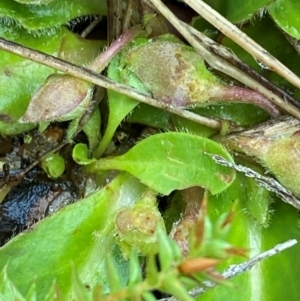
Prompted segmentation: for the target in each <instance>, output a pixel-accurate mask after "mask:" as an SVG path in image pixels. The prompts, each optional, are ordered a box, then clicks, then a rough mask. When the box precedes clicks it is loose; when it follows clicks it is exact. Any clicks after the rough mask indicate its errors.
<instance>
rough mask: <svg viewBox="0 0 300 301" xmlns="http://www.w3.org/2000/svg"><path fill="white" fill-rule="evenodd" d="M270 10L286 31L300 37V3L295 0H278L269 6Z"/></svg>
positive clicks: (278, 23)
mask: <svg viewBox="0 0 300 301" xmlns="http://www.w3.org/2000/svg"><path fill="white" fill-rule="evenodd" d="M268 12H269V14H270V15H271V16H272V18H273V19H274V21H275V22H276V23H277V25H278V26H279V27H280V28H281V29H282V30H283V31H285V32H287V33H288V34H289V35H291V36H292V37H294V38H296V39H297V40H299V39H300V20H299V14H300V5H299V2H298V1H294V0H276V1H274V2H272V3H271V4H270V5H269V6H268Z"/></svg>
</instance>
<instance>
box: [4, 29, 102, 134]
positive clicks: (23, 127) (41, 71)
mask: <svg viewBox="0 0 300 301" xmlns="http://www.w3.org/2000/svg"><path fill="white" fill-rule="evenodd" d="M0 37H2V38H5V39H8V40H11V41H14V42H16V43H19V44H22V45H24V46H27V47H30V48H35V49H37V50H40V51H43V52H46V53H48V54H52V55H55V56H57V57H59V58H62V59H65V60H67V61H70V62H73V63H76V64H80V65H81V64H84V63H86V62H87V61H89V60H91V59H92V58H94V57H95V56H96V55H97V53H98V51H99V47H100V45H101V43H99V42H98V41H87V40H84V39H80V38H78V37H77V36H76V35H74V34H73V33H71V32H70V31H69V30H67V29H64V28H61V30H59V31H58V32H57V33H56V36H51V37H39V38H37V37H33V36H31V35H29V34H28V33H26V32H25V31H24V30H21V29H16V28H14V30H13V31H12V28H0ZM0 55H1V61H0V94H1V102H0V133H1V134H4V135H15V134H18V133H22V132H24V131H27V130H29V129H32V128H33V127H34V125H33V124H27V123H26V124H21V123H19V122H18V119H19V118H20V117H21V116H22V115H23V114H24V113H25V111H26V109H27V106H28V104H29V101H30V98H31V96H32V94H33V93H34V91H36V90H37V89H38V88H39V87H40V85H41V84H42V83H43V82H44V81H45V79H46V78H47V77H48V76H49V75H50V74H51V73H53V72H54V70H53V69H51V68H49V67H45V66H43V65H40V64H37V63H35V62H33V61H29V60H25V59H23V58H20V57H18V56H15V55H12V54H10V53H8V52H5V51H0ZM57 101H58V100H57Z"/></svg>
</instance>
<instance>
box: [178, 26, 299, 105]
mask: <svg viewBox="0 0 300 301" xmlns="http://www.w3.org/2000/svg"><path fill="white" fill-rule="evenodd" d="M181 24H182V25H183V26H186V28H187V29H188V30H189V31H190V32H191V33H192V34H193V35H194V36H195V37H196V38H197V39H198V40H199V42H200V43H202V45H203V46H204V47H206V48H207V49H208V50H210V51H211V52H213V53H214V54H216V55H217V56H219V57H222V58H223V59H224V60H226V61H227V62H228V63H230V64H232V65H233V66H235V67H237V68H238V69H240V70H241V71H243V72H244V73H246V74H247V75H249V76H251V77H252V78H253V79H255V80H256V81H257V82H259V83H260V84H261V85H263V86H264V87H266V88H267V89H269V90H270V91H273V92H274V93H275V94H277V95H278V96H280V97H281V98H283V99H284V100H286V101H287V102H290V103H292V104H293V105H294V106H296V107H298V108H299V109H300V102H299V101H297V100H296V99H294V98H293V97H292V96H291V95H289V94H288V93H287V92H285V91H284V90H282V89H280V88H279V87H278V86H276V85H275V84H273V83H272V82H270V81H269V80H267V79H266V78H265V77H263V76H262V75H261V74H259V73H258V72H256V71H255V70H253V69H251V68H250V67H249V66H248V65H247V64H245V63H244V62H242V61H241V60H240V59H239V58H238V57H237V56H236V55H235V54H234V53H233V52H232V51H231V50H230V49H228V48H226V47H224V46H223V45H220V44H218V43H216V42H215V41H214V40H212V39H210V38H209V37H207V36H206V35H205V34H203V33H202V32H200V31H198V30H196V29H195V28H194V27H192V26H190V25H187V24H186V23H184V22H182V23H181Z"/></svg>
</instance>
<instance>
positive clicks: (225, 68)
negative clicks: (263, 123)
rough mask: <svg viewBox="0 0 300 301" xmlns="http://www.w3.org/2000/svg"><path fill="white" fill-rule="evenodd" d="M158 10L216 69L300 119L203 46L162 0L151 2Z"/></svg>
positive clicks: (292, 108) (289, 106) (287, 105)
mask: <svg viewBox="0 0 300 301" xmlns="http://www.w3.org/2000/svg"><path fill="white" fill-rule="evenodd" d="M149 1H150V2H151V3H152V4H153V5H154V6H155V7H156V9H157V10H158V11H159V12H160V13H161V14H162V15H163V16H164V17H165V18H166V19H168V21H169V22H170V23H171V24H172V25H173V26H174V27H175V28H176V29H177V30H178V32H179V33H180V34H181V35H182V36H183V37H184V38H185V39H186V40H187V41H188V42H189V43H190V44H191V45H192V46H193V47H194V48H195V50H196V51H197V52H198V53H199V54H200V55H201V56H202V57H203V59H204V60H205V61H207V63H208V64H209V65H210V66H211V67H212V68H214V69H217V70H219V71H221V72H223V73H225V74H227V75H229V76H231V77H232V78H234V79H236V80H238V81H239V82H241V83H243V84H245V85H247V86H248V87H250V88H252V89H253V90H255V91H257V92H258V93H260V94H261V95H263V96H264V97H266V98H267V99H268V100H270V101H271V102H272V103H274V104H276V105H277V106H279V107H280V108H282V109H283V110H285V111H286V112H288V113H290V114H291V115H292V116H294V117H297V118H298V119H300V111H299V110H298V108H296V107H295V106H293V105H292V104H290V103H287V101H286V100H285V99H284V98H282V97H279V96H278V95H277V94H275V93H273V92H272V91H270V90H269V89H267V88H265V87H264V86H263V85H261V84H260V83H259V82H258V81H256V80H254V79H253V78H252V77H251V76H249V75H247V74H245V73H244V72H242V71H241V70H239V68H237V67H235V66H233V65H231V64H230V63H228V62H227V61H226V60H225V59H223V58H222V57H220V56H217V55H216V54H214V53H213V52H212V51H211V50H208V49H209V45H208V49H207V48H206V47H205V46H203V44H202V43H200V42H199V40H198V39H196V38H195V36H194V35H193V34H192V33H191V32H190V31H189V30H188V28H187V27H186V26H184V25H182V22H181V21H180V20H179V19H178V18H177V17H176V16H175V15H174V14H173V13H172V12H171V11H170V10H169V9H168V8H167V7H166V6H165V5H164V4H163V3H162V2H161V0H149Z"/></svg>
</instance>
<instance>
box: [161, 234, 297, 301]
mask: <svg viewBox="0 0 300 301" xmlns="http://www.w3.org/2000/svg"><path fill="white" fill-rule="evenodd" d="M295 244H297V240H296V239H290V240H288V241H286V242H284V243H281V244H278V245H276V246H275V247H273V248H272V249H270V250H268V251H265V252H263V253H261V254H259V255H257V256H254V257H252V258H251V259H249V260H247V261H245V262H243V263H240V264H235V265H232V266H229V268H228V269H227V270H225V271H224V272H223V273H222V276H223V277H224V279H231V278H233V277H235V276H237V275H239V274H242V273H244V272H246V271H249V270H250V269H251V268H253V267H254V266H255V265H256V264H258V263H259V262H261V261H262V260H264V259H267V258H269V257H271V256H274V255H276V254H278V253H280V252H282V251H284V250H286V249H289V248H291V247H293V246H294V245H295ZM217 285H218V284H217V283H215V282H212V281H204V282H203V286H204V287H199V288H195V289H193V290H192V291H190V295H191V296H192V297H197V296H199V295H202V294H204V293H205V292H206V291H207V290H208V289H210V288H214V287H215V286H217ZM159 301H177V299H176V298H174V297H171V298H164V299H160V300H159Z"/></svg>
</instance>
